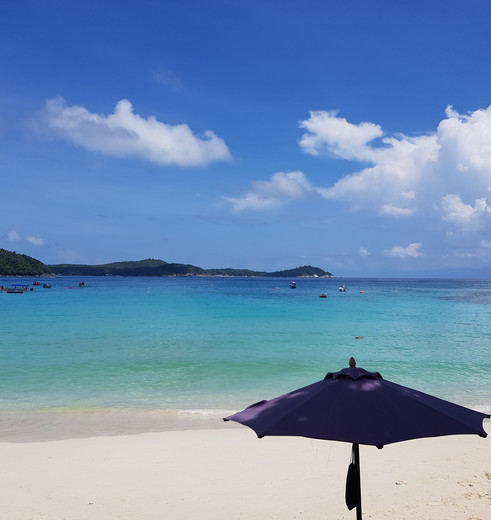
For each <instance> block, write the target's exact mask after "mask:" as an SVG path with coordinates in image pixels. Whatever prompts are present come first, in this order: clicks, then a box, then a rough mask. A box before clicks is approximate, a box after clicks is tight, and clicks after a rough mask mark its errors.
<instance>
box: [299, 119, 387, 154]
mask: <svg viewBox="0 0 491 520" xmlns="http://www.w3.org/2000/svg"><path fill="white" fill-rule="evenodd" d="M300 128H305V129H306V130H308V133H307V134H304V135H303V136H302V138H301V139H300V142H299V144H300V147H301V148H302V149H303V150H304V151H305V152H307V153H310V154H312V155H319V154H322V153H331V154H333V155H335V156H337V157H341V158H343V159H355V160H359V161H363V160H372V158H373V153H374V152H373V150H372V149H371V148H370V147H369V146H367V145H368V143H369V142H371V141H373V140H374V139H376V138H377V137H382V135H383V133H382V130H381V128H380V127H379V126H378V125H374V124H373V123H360V124H359V125H354V124H352V123H348V121H346V119H344V118H340V117H337V112H335V111H330V112H326V111H315V112H310V118H309V119H307V120H306V121H300Z"/></svg>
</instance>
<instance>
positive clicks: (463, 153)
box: [0, 0, 491, 278]
mask: <svg viewBox="0 0 491 520" xmlns="http://www.w3.org/2000/svg"><path fill="white" fill-rule="evenodd" d="M490 23H491V2H489V1H487V0H465V1H460V0H432V1H428V0H425V1H422V0H410V1H409V0H398V1H393V0H344V1H343V2H339V1H331V0H323V1H317V0H304V1H302V2H299V1H291V0H282V1H279V0H271V1H268V0H261V1H256V0H250V1H249V0H243V1H241V2H238V1H235V0H207V1H203V0H139V1H138V2H137V1H128V0H104V1H101V0H97V1H94V0H84V1H83V2H82V1H80V0H79V1H73V0H63V1H62V0H58V1H55V0H43V1H42V2H39V1H38V0H16V2H3V3H2V5H1V6H0V48H1V49H2V51H1V53H0V186H1V191H2V197H1V199H2V200H1V203H0V247H1V248H4V249H7V250H9V251H15V252H17V253H22V254H27V255H29V256H32V257H34V258H37V259H38V260H41V261H42V262H44V263H46V264H60V263H75V264H103V263H109V262H116V261H122V260H123V261H129V260H142V259H146V258H158V259H161V260H165V261H166V262H177V263H186V264H193V265H197V266H200V267H203V268H226V267H232V268H243V269H253V270H264V271H270V272H271V271H277V270H283V269H290V268H293V267H297V266H303V265H313V266H316V267H320V268H322V269H324V270H326V271H329V272H331V273H333V274H334V275H336V276H342V277H410V278H415V277H461V278H467V277H468V278H489V277H491V269H490V267H491V67H490V55H491V31H490V30H489V27H490Z"/></svg>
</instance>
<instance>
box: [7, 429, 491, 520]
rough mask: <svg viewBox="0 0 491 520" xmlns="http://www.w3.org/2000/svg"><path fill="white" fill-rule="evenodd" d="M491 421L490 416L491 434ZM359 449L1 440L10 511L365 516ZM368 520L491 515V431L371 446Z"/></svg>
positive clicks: (185, 517) (240, 437)
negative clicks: (349, 500) (359, 511)
mask: <svg viewBox="0 0 491 520" xmlns="http://www.w3.org/2000/svg"><path fill="white" fill-rule="evenodd" d="M490 426H491V424H490V421H489V420H487V421H485V429H486V431H488V432H489V431H490V429H491V428H490ZM350 451H351V447H350V445H349V444H347V443H340V442H331V441H320V440H313V439H305V438H296V437H284V438H278V437H266V438H263V439H257V437H256V436H255V434H254V433H253V432H252V431H251V430H249V429H248V428H245V427H241V426H238V425H234V424H231V423H224V424H223V425H221V424H218V423H217V424H216V428H214V429H200V430H195V429H191V430H184V431H163V432H153V433H140V434H135V435H116V436H95V437H85V438H73V439H61V440H54V441H29V442H0V460H1V461H2V468H3V470H2V472H1V473H0V475H1V477H0V478H1V482H0V486H1V488H2V492H3V496H4V500H3V501H2V502H3V503H2V515H1V516H2V518H5V519H8V520H91V519H99V520H100V519H104V520H113V519H125V520H147V519H148V520H150V519H152V520H154V519H156V518H161V519H173V520H191V519H200V520H212V519H213V520H221V519H223V520H234V519H237V520H238V519H240V520H244V519H251V520H252V519H254V520H261V519H268V520H269V519H282V520H294V519H295V520H298V519H302V520H314V519H315V520H317V519H319V518H323V519H337V520H344V519H354V518H355V512H354V510H353V511H348V509H347V507H346V505H345V503H344V487H345V478H346V472H347V467H348V464H349V460H350ZM360 456H361V473H362V503H363V517H364V518H373V519H376V518H390V519H392V520H413V519H414V520H416V519H418V520H424V519H441V520H443V519H445V520H451V519H455V520H457V519H459V520H486V519H488V518H489V513H490V511H491V439H490V438H489V437H487V438H486V439H483V438H480V437H478V436H475V435H472V436H471V435H466V436H452V437H441V438H434V439H421V440H414V441H408V442H402V443H398V444H394V445H389V446H386V447H384V448H383V449H382V450H378V449H376V448H374V447H369V446H361V447H360Z"/></svg>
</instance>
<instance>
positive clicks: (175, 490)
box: [0, 277, 491, 520]
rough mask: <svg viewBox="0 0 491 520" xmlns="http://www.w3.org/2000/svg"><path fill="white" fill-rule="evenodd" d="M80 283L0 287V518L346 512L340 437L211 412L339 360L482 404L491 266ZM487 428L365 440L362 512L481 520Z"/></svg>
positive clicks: (490, 468) (278, 390) (486, 513)
mask: <svg viewBox="0 0 491 520" xmlns="http://www.w3.org/2000/svg"><path fill="white" fill-rule="evenodd" d="M21 281H22V280H21ZM26 282H29V280H26ZM85 282H86V285H87V286H86V287H84V288H83V289H80V288H78V279H76V278H73V279H71V278H57V279H55V280H53V281H52V288H51V289H50V290H49V291H47V290H43V289H39V290H38V289H37V288H36V289H35V290H33V291H32V292H28V293H26V294H24V295H20V296H19V295H17V296H11V295H6V294H4V295H2V296H1V299H2V305H3V307H2V320H3V329H2V330H3V335H2V342H1V345H0V362H1V364H2V367H3V372H2V378H0V461H1V463H2V471H1V472H0V475H1V477H0V478H1V482H0V484H1V486H2V490H3V496H4V499H3V500H2V506H1V514H0V519H1V520H3V519H5V520H92V519H94V520H95V519H97V520H116V519H121V520H147V519H148V520H150V519H151V520H155V519H162V520H194V519H199V520H222V519H223V520H249V519H250V520H271V519H281V520H293V519H295V520H314V519H315V520H318V519H324V520H329V519H335V520H345V519H346V520H347V519H349V520H354V519H355V512H354V511H348V509H347V507H346V505H345V501H344V496H345V481H346V473H347V469H348V465H349V462H350V455H351V446H350V445H349V444H347V443H341V442H331V441H320V440H312V439H304V438H295V437H291V438H288V437H285V438H278V437H265V438H263V439H257V438H256V436H255V434H254V432H253V431H251V430H249V429H248V428H246V427H243V426H239V425H237V424H234V423H230V422H229V423H224V422H223V421H222V420H221V418H222V417H225V416H228V415H230V414H232V413H234V412H235V411H238V410H241V409H243V408H244V407H246V406H248V405H250V404H251V403H255V402H257V401H260V400H262V399H271V398H273V397H275V396H278V395H281V394H283V393H286V392H289V391H291V390H293V389H296V388H301V387H303V386H305V385H309V384H311V383H314V382H316V381H319V380H321V379H323V378H324V376H325V374H326V372H329V371H338V370H340V369H342V368H344V367H346V366H347V365H348V360H349V358H350V356H354V357H355V358H356V360H357V362H358V366H360V367H362V368H365V369H367V370H371V371H378V372H380V373H381V374H382V376H383V377H384V379H387V380H390V381H393V382H395V383H398V384H401V385H404V386H409V387H411V388H415V389H418V390H421V391H423V392H426V393H429V394H432V395H436V396H437V397H441V398H443V399H446V400H449V401H452V402H455V403H457V404H460V405H463V406H467V407H470V408H472V409H474V410H479V411H482V412H485V413H490V412H491V394H490V388H491V385H490V380H491V379H490V376H491V366H490V364H489V360H490V359H491V358H490V352H491V322H490V320H489V309H490V305H491V281H489V280H485V281H468V280H368V279H352V280H349V279H345V280H343V283H345V284H346V285H347V287H348V291H347V292H345V293H342V292H340V291H338V284H339V282H338V281H336V280H331V279H326V280H323V279H305V280H303V279H301V280H297V289H296V290H295V291H292V290H291V289H290V286H289V280H286V281H285V280H280V279H277V280H269V279H250V280H249V279H191V280H188V279H149V278H145V277H142V278H128V279H126V278H118V277H108V278H105V277H93V278H87V279H86V280H85ZM31 283H32V281H31ZM74 287H75V288H74ZM396 289H397V290H396ZM323 292H327V298H325V299H321V298H319V294H320V293H323ZM484 428H485V430H486V431H487V432H488V433H491V422H490V421H489V420H488V421H485V423H484ZM490 442H491V441H490V440H489V438H486V439H483V438H480V437H478V436H476V435H466V436H451V437H442V438H437V439H422V440H414V441H409V442H401V443H397V444H392V445H388V446H385V447H384V448H383V449H382V450H378V449H376V448H373V447H367V446H361V447H360V456H361V474H362V502H363V513H364V514H363V518H364V519H368V518H371V519H378V518H387V519H391V520H425V519H428V520H430V519H438V520H452V519H455V520H457V519H458V520H489V518H490V511H491V444H490Z"/></svg>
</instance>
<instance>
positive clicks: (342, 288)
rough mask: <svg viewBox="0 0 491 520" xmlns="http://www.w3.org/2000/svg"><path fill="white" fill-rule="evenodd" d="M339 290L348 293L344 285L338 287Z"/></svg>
mask: <svg viewBox="0 0 491 520" xmlns="http://www.w3.org/2000/svg"><path fill="white" fill-rule="evenodd" d="M338 290H339V291H341V292H346V287H345V286H344V285H340V286H339V287H338Z"/></svg>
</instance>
